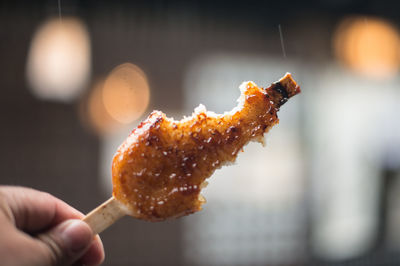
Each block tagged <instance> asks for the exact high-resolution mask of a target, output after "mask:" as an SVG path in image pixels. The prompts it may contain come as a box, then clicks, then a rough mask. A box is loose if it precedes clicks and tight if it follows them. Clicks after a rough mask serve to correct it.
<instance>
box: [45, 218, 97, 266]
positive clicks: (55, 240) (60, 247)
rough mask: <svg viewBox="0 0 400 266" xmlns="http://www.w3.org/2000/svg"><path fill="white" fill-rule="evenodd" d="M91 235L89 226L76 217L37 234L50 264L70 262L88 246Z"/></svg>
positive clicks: (91, 239)
mask: <svg viewBox="0 0 400 266" xmlns="http://www.w3.org/2000/svg"><path fill="white" fill-rule="evenodd" d="M93 237H94V236H93V232H92V230H91V229H90V227H89V226H88V225H87V224H86V223H85V222H83V221H81V220H76V219H73V220H67V221H64V222H63V223H61V224H59V225H57V226H56V227H54V228H52V229H51V230H50V231H48V232H46V233H44V234H41V235H39V236H38V238H39V239H40V240H41V241H42V242H43V243H44V244H45V246H46V248H45V249H46V251H45V252H46V253H47V254H46V257H47V258H48V263H49V264H50V265H69V264H72V263H73V262H75V261H76V260H78V259H79V258H80V257H81V256H82V255H83V254H84V253H85V251H86V250H87V249H88V248H89V247H90V245H91V243H92V241H93Z"/></svg>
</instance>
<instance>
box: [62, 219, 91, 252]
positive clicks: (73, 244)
mask: <svg viewBox="0 0 400 266" xmlns="http://www.w3.org/2000/svg"><path fill="white" fill-rule="evenodd" d="M57 231H58V233H59V235H60V238H61V240H62V241H63V244H64V247H65V248H66V249H68V250H69V251H70V252H73V253H79V252H82V251H83V250H85V249H86V248H87V247H89V245H90V244H91V243H92V240H93V234H92V230H91V229H90V227H89V226H88V225H87V224H86V223H85V222H83V221H81V220H68V221H65V222H64V223H62V224H61V225H60V226H59V228H58V230H57Z"/></svg>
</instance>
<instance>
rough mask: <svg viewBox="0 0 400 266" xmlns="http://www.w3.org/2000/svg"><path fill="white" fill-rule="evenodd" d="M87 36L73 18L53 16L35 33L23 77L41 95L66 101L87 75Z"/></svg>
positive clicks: (83, 83) (85, 80)
mask: <svg viewBox="0 0 400 266" xmlns="http://www.w3.org/2000/svg"><path fill="white" fill-rule="evenodd" d="M90 58H91V49H90V39H89V34H88V31H87V29H86V26H85V25H84V23H83V22H82V21H81V20H78V19H76V18H63V19H62V21H61V20H59V19H58V18H53V19H50V20H48V21H46V22H45V23H44V24H43V25H42V26H40V27H39V29H38V30H37V32H36V33H35V35H34V37H33V39H32V43H31V46H30V50H29V53H28V59H27V79H28V83H29V85H30V88H31V89H32V92H33V93H34V95H36V96H37V97H38V98H41V99H51V100H58V101H70V100H72V99H74V98H75V97H76V96H78V95H79V94H80V93H81V92H82V90H83V89H84V88H85V86H86V83H87V82H88V80H89V77H90V71H91V70H90V61H91V60H90Z"/></svg>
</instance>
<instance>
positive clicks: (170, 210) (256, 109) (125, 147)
mask: <svg viewBox="0 0 400 266" xmlns="http://www.w3.org/2000/svg"><path fill="white" fill-rule="evenodd" d="M242 86H243V85H242ZM245 86H246V87H245V88H244V90H243V91H242V97H244V98H243V100H244V101H243V106H241V108H238V109H237V110H236V111H235V112H232V113H227V114H224V115H216V116H215V115H210V114H208V113H207V112H204V111H201V112H197V113H195V114H193V115H192V117H190V118H187V119H183V120H181V121H174V120H173V119H169V118H167V117H166V116H165V115H164V114H163V113H161V112H159V111H154V112H152V113H151V115H150V116H149V117H148V118H147V119H146V120H145V121H144V122H142V123H141V124H140V125H139V126H138V127H137V128H136V129H135V130H133V131H132V133H131V135H130V136H129V137H128V138H127V139H126V140H125V142H124V143H123V144H122V145H121V146H120V148H119V149H118V151H117V153H116V155H115V157H114V159H113V165H112V176H113V195H114V197H116V198H117V199H118V200H119V201H121V202H122V203H124V204H125V205H126V206H128V207H129V208H130V209H131V210H132V215H133V216H135V217H137V218H139V219H144V220H148V221H161V220H165V219H168V218H174V217H180V216H183V215H187V214H190V213H193V212H196V211H199V210H201V205H202V204H203V203H204V200H202V199H201V197H199V195H200V189H201V186H202V184H203V182H204V181H205V179H207V178H208V177H210V176H211V175H212V173H213V172H214V171H215V170H216V169H217V168H219V167H221V166H222V165H225V164H227V163H230V162H233V161H234V160H235V159H236V157H237V154H238V152H239V151H240V150H241V149H242V148H243V146H244V145H246V144H247V143H248V142H249V141H252V140H260V139H261V138H262V137H263V134H264V133H265V132H267V131H268V130H269V129H270V128H271V127H272V126H273V125H275V124H277V123H278V117H277V111H278V110H279V107H280V106H281V105H282V104H283V103H284V102H285V101H286V100H287V99H288V98H290V97H292V96H293V95H295V94H297V93H299V92H300V89H299V87H298V86H297V84H296V83H295V81H294V80H293V79H292V78H291V76H290V74H287V75H286V76H285V77H284V78H282V79H281V80H280V81H279V82H277V83H274V84H272V85H271V86H270V87H269V88H266V89H263V88H259V87H257V85H255V84H254V83H252V82H248V83H246V84H245Z"/></svg>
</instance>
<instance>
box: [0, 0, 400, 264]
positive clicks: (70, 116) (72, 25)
mask: <svg viewBox="0 0 400 266" xmlns="http://www.w3.org/2000/svg"><path fill="white" fill-rule="evenodd" d="M398 10H400V2H398V1H390V2H385V1H380V0H370V1H359V0H340V1H333V0H315V1H309V2H304V1H271V2H269V1H99V0H97V1H94V0H92V1H78V0H72V1H65V0H59V1H58V0H51V1H50V0H47V1H3V2H1V4H0V37H1V41H0V109H1V111H0V122H1V130H0V146H1V150H2V152H1V154H0V165H1V171H2V174H1V176H0V183H1V184H8V185H21V186H27V187H32V188H35V189H39V190H43V191H47V192H49V193H51V194H53V195H55V196H57V197H59V198H61V199H63V200H64V201H66V202H68V203H69V204H71V205H72V206H74V207H76V208H78V209H79V210H81V211H82V212H88V211H90V210H91V209H93V208H94V207H96V206H98V205H99V204H100V203H102V202H103V201H105V200H106V199H108V198H109V197H110V195H111V176H110V171H111V159H112V157H113V154H114V152H115V151H116V149H117V148H118V146H119V144H120V143H121V142H122V141H123V140H124V138H125V137H126V136H127V135H128V134H129V133H130V131H131V130H132V129H133V128H134V127H136V126H137V125H138V123H139V122H140V121H141V120H143V119H144V118H146V116H147V115H148V114H149V113H150V112H151V111H152V110H153V109H158V110H162V111H163V112H165V113H166V114H167V115H168V116H170V117H171V116H172V117H174V118H175V119H180V118H182V117H183V115H190V113H191V112H192V111H193V109H194V108H195V107H196V106H197V105H198V104H199V103H203V104H204V105H206V107H207V108H208V109H209V110H212V111H215V112H223V111H227V110H230V109H231V108H233V107H234V106H235V104H236V101H235V100H236V99H237V97H238V96H239V90H238V86H239V85H240V83H241V82H242V81H246V80H254V81H255V82H256V83H257V84H258V85H260V86H268V85H269V84H270V83H272V82H273V81H276V80H278V79H279V78H280V77H281V76H283V75H284V74H285V73H286V72H291V73H292V74H293V76H294V78H295V80H296V81H297V82H298V83H299V84H300V86H301V88H302V93H301V94H300V95H298V96H296V97H295V98H293V99H291V100H290V101H289V103H288V104H286V105H285V106H283V107H282V110H281V111H280V113H279V116H280V119H281V123H280V124H279V125H278V126H276V127H274V128H273V129H272V130H271V131H270V133H269V134H268V135H267V136H266V142H267V147H266V148H263V147H262V146H261V145H260V144H258V143H254V144H250V145H248V146H247V147H246V148H245V152H244V153H241V154H239V157H238V160H237V163H236V164H235V165H234V166H231V167H226V168H223V169H221V170H218V171H216V173H215V174H214V176H213V177H212V178H211V179H210V180H209V183H210V185H209V186H208V187H207V188H206V189H205V190H204V192H203V194H204V195H205V197H206V198H207V200H208V203H207V204H206V205H204V210H203V211H201V212H199V213H196V214H194V215H191V216H188V217H184V218H181V219H178V220H173V221H168V222H162V223H148V222H143V221H138V220H135V219H129V218H124V219H122V220H120V221H118V222H117V223H116V224H115V225H114V226H112V227H111V228H109V229H107V231H105V232H104V233H103V234H102V235H101V237H102V239H103V242H104V246H105V250H106V261H105V265H338V266H339V265H350V266H353V265H354V266H355V265H399V264H400V121H399V116H400V112H399V108H398V106H399V104H400V75H399V73H400V72H399V68H400V33H399V26H400V17H399V15H398Z"/></svg>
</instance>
